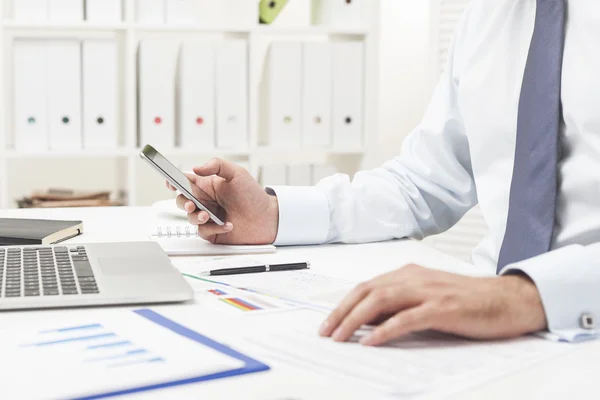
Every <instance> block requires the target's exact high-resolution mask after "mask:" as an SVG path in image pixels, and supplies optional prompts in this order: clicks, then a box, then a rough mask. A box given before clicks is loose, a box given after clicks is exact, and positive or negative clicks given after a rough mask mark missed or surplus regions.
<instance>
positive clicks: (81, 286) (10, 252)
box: [0, 246, 99, 298]
mask: <svg viewBox="0 0 600 400" xmlns="http://www.w3.org/2000/svg"><path fill="white" fill-rule="evenodd" d="M98 293H99V290H98V284H97V283H96V278H95V277H94V272H93V270H92V265H91V264H90V261H89V259H88V257H87V253H86V249H85V246H72V247H71V246H69V247H67V246H56V247H51V246H40V247H4V248H0V297H4V298H11V297H37V296H61V295H81V294H98Z"/></svg>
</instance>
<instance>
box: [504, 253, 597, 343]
mask: <svg viewBox="0 0 600 400" xmlns="http://www.w3.org/2000/svg"><path fill="white" fill-rule="evenodd" d="M517 271H518V272H522V273H525V274H527V275H528V276H529V277H530V278H531V280H533V282H534V283H535V285H536V286H537V289H538V291H539V293H540V296H541V299H542V303H543V305H544V311H545V313H546V319H547V321H548V330H549V333H550V335H544V336H545V337H547V338H550V339H556V340H561V341H568V342H573V341H580V340H586V339H590V338H594V337H598V336H599V335H600V244H593V245H589V246H581V245H571V246H566V247H562V248H560V249H557V250H554V251H551V252H548V253H546V254H542V255H541V256H538V257H534V258H530V259H528V260H524V261H520V262H518V263H514V264H510V265H507V266H506V267H504V268H503V269H502V271H501V272H500V274H501V275H506V274H510V273H514V272H517Z"/></svg>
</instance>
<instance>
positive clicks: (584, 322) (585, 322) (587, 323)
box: [579, 313, 594, 329]
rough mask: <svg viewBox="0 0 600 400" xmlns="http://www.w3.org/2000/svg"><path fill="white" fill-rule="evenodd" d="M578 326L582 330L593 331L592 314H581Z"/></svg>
mask: <svg viewBox="0 0 600 400" xmlns="http://www.w3.org/2000/svg"><path fill="white" fill-rule="evenodd" d="M579 325H581V327H582V328H583V329H594V317H593V316H592V314H587V313H584V314H581V317H580V320H579Z"/></svg>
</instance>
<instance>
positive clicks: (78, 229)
mask: <svg viewBox="0 0 600 400" xmlns="http://www.w3.org/2000/svg"><path fill="white" fill-rule="evenodd" d="M82 232H83V223H82V222H81V221H53V220H47V219H20V218H0V246H14V245H29V244H34V245H35V244H43V245H47V244H53V243H58V242H62V241H63V240H67V239H69V238H72V237H75V236H77V235H79V234H81V233H82Z"/></svg>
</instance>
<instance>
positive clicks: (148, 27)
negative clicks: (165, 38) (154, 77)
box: [131, 24, 253, 34]
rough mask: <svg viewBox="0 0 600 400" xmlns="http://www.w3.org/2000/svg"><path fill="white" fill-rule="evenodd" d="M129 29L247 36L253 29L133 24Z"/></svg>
mask: <svg viewBox="0 0 600 400" xmlns="http://www.w3.org/2000/svg"><path fill="white" fill-rule="evenodd" d="M131 28H132V29H134V30H136V31H138V32H158V33H160V32H163V33H170V32H175V33H234V34H248V33H250V32H251V31H252V29H253V28H250V27H247V28H237V27H223V26H196V25H167V24H157V25H150V24H133V25H131Z"/></svg>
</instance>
